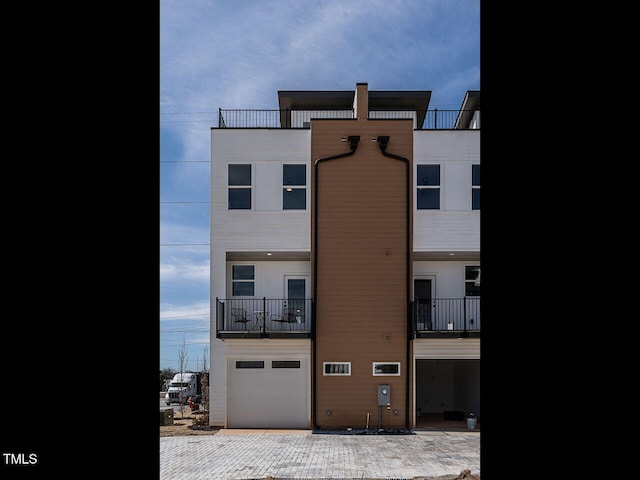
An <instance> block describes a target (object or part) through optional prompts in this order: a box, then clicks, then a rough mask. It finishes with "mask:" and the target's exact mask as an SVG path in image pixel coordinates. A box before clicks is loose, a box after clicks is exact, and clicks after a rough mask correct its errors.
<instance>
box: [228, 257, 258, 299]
mask: <svg viewBox="0 0 640 480" xmlns="http://www.w3.org/2000/svg"><path fill="white" fill-rule="evenodd" d="M235 267H251V268H252V269H253V278H251V279H248V278H238V279H236V278H235V277H234V275H235V271H234V270H235ZM237 283H251V285H252V290H253V293H252V294H251V295H236V294H235V285H236V284H237ZM255 294H256V266H255V264H247V263H233V264H231V296H232V297H246V298H251V297H255Z"/></svg>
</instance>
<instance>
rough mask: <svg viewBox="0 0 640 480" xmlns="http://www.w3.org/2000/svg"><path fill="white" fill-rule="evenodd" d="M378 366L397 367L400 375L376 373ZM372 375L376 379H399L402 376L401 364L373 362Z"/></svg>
mask: <svg viewBox="0 0 640 480" xmlns="http://www.w3.org/2000/svg"><path fill="white" fill-rule="evenodd" d="M376 365H397V366H398V373H376ZM372 367H373V370H372V373H373V376H374V377H399V376H400V362H373V363H372Z"/></svg>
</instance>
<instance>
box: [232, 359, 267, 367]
mask: <svg viewBox="0 0 640 480" xmlns="http://www.w3.org/2000/svg"><path fill="white" fill-rule="evenodd" d="M236 368H264V361H263V360H238V361H237V362H236Z"/></svg>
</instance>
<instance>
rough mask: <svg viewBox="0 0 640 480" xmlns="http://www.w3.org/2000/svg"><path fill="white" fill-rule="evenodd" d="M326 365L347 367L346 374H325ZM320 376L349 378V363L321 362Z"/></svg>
mask: <svg viewBox="0 0 640 480" xmlns="http://www.w3.org/2000/svg"><path fill="white" fill-rule="evenodd" d="M328 365H347V373H327V366H328ZM322 376H324V377H350V376H351V362H322Z"/></svg>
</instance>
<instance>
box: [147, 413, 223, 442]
mask: <svg viewBox="0 0 640 480" xmlns="http://www.w3.org/2000/svg"><path fill="white" fill-rule="evenodd" d="M172 408H173V424H172V425H160V436H161V437H175V436H182V435H214V434H215V433H216V432H217V431H218V430H220V429H219V428H217V427H210V426H209V425H207V423H208V422H206V421H205V420H206V419H205V418H204V417H205V416H206V412H203V411H198V410H196V411H193V412H192V411H191V409H190V408H189V407H188V406H185V407H184V411H183V412H182V413H181V412H180V406H179V405H174V406H173V407H172ZM194 421H195V422H199V421H200V422H203V421H204V422H205V424H204V425H197V424H194Z"/></svg>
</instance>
